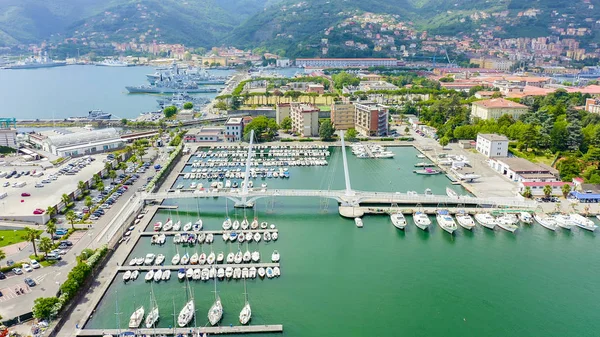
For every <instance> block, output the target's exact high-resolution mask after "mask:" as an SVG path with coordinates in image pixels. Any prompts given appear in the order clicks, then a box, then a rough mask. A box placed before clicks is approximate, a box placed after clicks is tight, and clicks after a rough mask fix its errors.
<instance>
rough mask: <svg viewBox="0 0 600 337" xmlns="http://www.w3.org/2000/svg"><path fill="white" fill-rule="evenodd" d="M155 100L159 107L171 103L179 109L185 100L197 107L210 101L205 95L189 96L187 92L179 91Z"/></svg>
mask: <svg viewBox="0 0 600 337" xmlns="http://www.w3.org/2000/svg"><path fill="white" fill-rule="evenodd" d="M156 102H157V103H158V106H159V107H160V108H161V109H163V108H165V107H167V106H171V105H174V106H176V107H178V108H180V109H181V108H182V107H183V105H184V104H185V103H187V102H190V103H192V104H194V107H199V106H203V105H206V104H208V103H210V99H208V98H206V97H195V96H190V95H188V94H187V92H180V93H175V94H173V96H170V97H164V98H162V97H161V98H159V99H157V100H156Z"/></svg>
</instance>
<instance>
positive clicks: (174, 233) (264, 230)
mask: <svg viewBox="0 0 600 337" xmlns="http://www.w3.org/2000/svg"><path fill="white" fill-rule="evenodd" d="M232 232H238V233H239V232H244V233H261V234H262V233H264V232H269V233H274V232H279V230H278V229H277V228H274V229H270V228H267V229H231V230H217V231H200V232H193V231H188V232H184V231H168V232H141V233H140V235H141V236H152V235H155V234H164V235H166V236H170V235H176V234H191V233H195V234H200V233H204V234H212V235H223V234H225V233H232Z"/></svg>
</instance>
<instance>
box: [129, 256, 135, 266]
mask: <svg viewBox="0 0 600 337" xmlns="http://www.w3.org/2000/svg"><path fill="white" fill-rule="evenodd" d="M136 262H137V258H135V257H134V258H133V259H131V261H129V265H130V266H135V264H136Z"/></svg>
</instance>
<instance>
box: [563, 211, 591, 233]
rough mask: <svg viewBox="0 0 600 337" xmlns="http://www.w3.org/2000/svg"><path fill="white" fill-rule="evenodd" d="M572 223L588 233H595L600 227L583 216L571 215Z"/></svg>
mask: <svg viewBox="0 0 600 337" xmlns="http://www.w3.org/2000/svg"><path fill="white" fill-rule="evenodd" d="M569 217H570V218H571V221H572V222H573V223H574V224H575V225H576V226H577V227H579V228H583V229H585V230H588V231H591V232H593V231H595V230H596V228H598V226H597V225H596V224H595V223H594V222H593V221H592V220H590V219H588V218H586V217H584V216H583V215H581V214H577V213H571V214H569Z"/></svg>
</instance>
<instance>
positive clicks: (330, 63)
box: [296, 58, 398, 68]
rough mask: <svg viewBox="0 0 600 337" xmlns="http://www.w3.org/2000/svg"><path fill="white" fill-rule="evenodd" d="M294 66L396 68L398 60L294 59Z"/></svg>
mask: <svg viewBox="0 0 600 337" xmlns="http://www.w3.org/2000/svg"><path fill="white" fill-rule="evenodd" d="M296 66H297V67H311V68H366V67H378V66H382V67H396V66H398V60H396V59H393V58H301V59H296Z"/></svg>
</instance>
